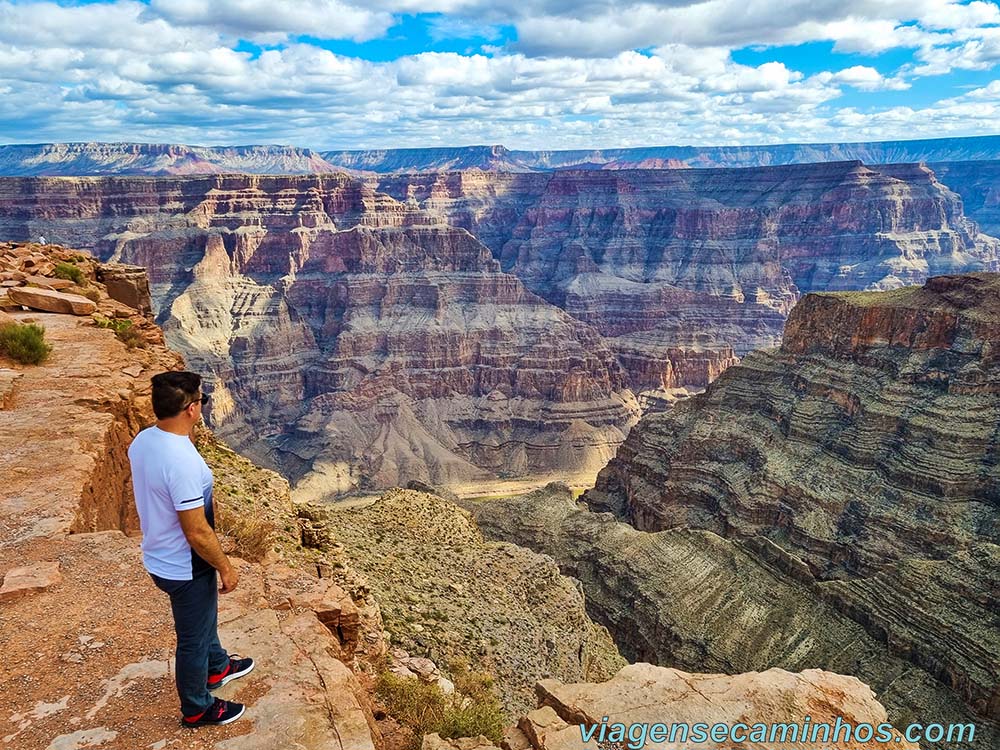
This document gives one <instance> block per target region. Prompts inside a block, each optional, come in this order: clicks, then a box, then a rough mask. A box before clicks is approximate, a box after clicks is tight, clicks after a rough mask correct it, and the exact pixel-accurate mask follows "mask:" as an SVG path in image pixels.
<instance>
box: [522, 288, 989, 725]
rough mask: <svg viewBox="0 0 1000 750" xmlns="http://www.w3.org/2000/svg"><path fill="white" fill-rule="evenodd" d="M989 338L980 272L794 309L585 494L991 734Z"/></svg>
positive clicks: (633, 442)
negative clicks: (875, 648)
mask: <svg viewBox="0 0 1000 750" xmlns="http://www.w3.org/2000/svg"><path fill="white" fill-rule="evenodd" d="M998 340H1000V276H997V275H993V274H969V275H964V276H943V277H937V278H932V279H930V280H929V281H928V282H927V283H926V284H925V285H924V286H922V287H907V288H901V289H897V290H894V291H891V292H883V293H825V294H813V295H809V296H807V297H805V298H804V299H803V300H802V301H801V302H800V303H799V304H798V305H797V306H796V308H795V310H794V311H793V312H792V314H791V316H790V318H789V321H788V325H787V327H786V331H785V335H784V340H783V343H782V346H781V348H780V349H778V350H776V351H770V352H763V351H762V352H755V353H753V354H751V355H750V356H748V357H747V358H746V359H745V360H744V361H743V362H742V363H741V364H739V365H737V366H735V367H731V368H729V369H728V370H727V371H726V372H725V373H723V375H722V376H720V377H719V379H718V380H716V381H715V382H714V383H713V384H712V385H711V386H709V388H708V390H707V391H706V392H705V393H704V394H701V395H699V396H696V397H695V398H693V399H690V400H689V401H687V402H686V403H683V404H681V405H679V406H678V407H676V408H675V409H673V410H672V411H671V412H669V413H666V414H655V415H650V416H647V417H646V418H644V419H643V420H642V421H641V422H640V423H639V424H638V425H637V426H636V427H635V428H634V429H633V430H632V432H631V433H630V435H629V437H628V439H627V440H626V442H625V443H624V444H623V445H622V447H621V448H620V449H619V451H618V453H617V455H616V457H615V458H614V459H613V460H612V461H611V462H610V463H609V465H608V466H607V467H606V468H605V469H603V470H602V471H601V473H600V475H599V476H598V481H597V485H596V487H595V488H594V489H593V490H591V491H588V492H587V493H585V494H584V496H583V499H584V501H585V502H586V503H587V504H588V505H589V507H590V508H591V509H592V510H596V511H611V512H612V513H614V514H616V515H617V516H618V517H620V518H621V519H623V520H625V521H627V522H628V523H630V524H632V526H633V527H635V528H636V529H639V530H643V531H648V532H661V533H662V534H667V535H668V536H664V537H662V538H663V539H673V538H679V535H687V536H688V537H689V538H712V539H716V538H721V539H724V540H727V542H726V544H729V543H730V542H736V543H738V545H739V546H740V547H741V548H742V549H744V551H745V552H744V554H747V555H748V556H749V557H750V559H753V560H756V562H757V563H758V564H763V565H765V566H767V567H769V568H772V569H774V570H776V571H778V572H779V573H780V574H781V575H783V576H788V577H791V578H793V579H794V580H796V581H799V582H804V583H805V584H806V586H807V588H808V591H807V592H805V593H804V594H803V596H806V599H807V601H810V602H811V605H810V606H818V605H819V602H823V603H825V604H826V605H828V606H829V607H831V608H832V609H833V610H834V611H836V612H837V613H839V615H840V616H844V617H846V618H847V619H848V620H852V621H854V622H855V623H857V624H858V625H860V626H861V627H862V628H863V629H864V630H865V631H866V632H867V633H868V634H869V636H870V637H871V638H872V639H874V640H875V641H877V642H879V643H880V644H882V645H881V646H880V648H882V649H883V650H884V651H885V652H886V653H887V654H889V655H892V656H893V658H899V659H904V660H906V661H909V662H911V663H912V664H913V665H915V666H917V667H920V668H921V669H923V670H925V671H926V672H927V673H928V674H929V675H931V676H932V677H933V678H934V679H935V680H938V681H939V682H940V683H941V684H943V685H944V686H947V688H949V689H951V690H954V691H955V692H956V693H957V694H958V695H960V696H961V697H962V699H963V700H964V701H965V702H966V704H967V705H968V706H969V708H970V709H971V710H972V711H974V712H977V713H979V714H980V715H982V716H985V717H990V718H992V719H997V718H998V717H1000V693H998V692H997V684H998V681H1000V661H998V658H997V653H998V648H997V647H998V646H1000V622H998V621H997V619H996V613H997V612H998V611H1000V590H998V589H997V586H996V581H997V580H1000V567H998V566H1000V456H998V453H997V444H998V432H997V429H998V427H997V426H998V424H1000V380H998V373H1000V370H998V368H997V364H998V359H997V357H998V351H997V347H996V342H997V341H998ZM504 512H505V514H511V513H512V511H511V510H510V509H506V510H505V511H504ZM695 530H698V531H695ZM616 533H622V532H616ZM706 534H710V536H708V537H706V536H705V535H706ZM691 535H694V537H691ZM716 535H717V536H716ZM578 536H579V535H578ZM657 537H658V538H660V535H659V534H658V535H657ZM505 538H506V537H505ZM514 540H515V541H516V540H517V538H516V537H515V539H514ZM522 541H523V539H522ZM714 543H715V544H716V545H717V546H718V545H722V544H723V543H722V542H721V541H720V542H714ZM723 546H725V545H723ZM536 548H541V549H544V545H541V546H538V547H536ZM553 554H555V553H553ZM563 554H576V555H580V554H584V553H580V552H572V553H563ZM556 557H557V558H560V555H558V554H557V555H556ZM737 569H739V566H737ZM720 575H722V579H721V580H722V582H723V583H724V584H725V585H729V584H728V581H729V580H730V574H720ZM764 590H773V589H772V586H771V584H768V585H767V586H766V587H765V588H764ZM591 596H592V597H593V594H592V595H591ZM734 596H735V594H734ZM609 627H610V625H609ZM825 627H826V626H824V628H825ZM737 630H739V629H737ZM612 632H615V629H614V628H612ZM776 632H777V633H784V634H785V635H786V636H787V637H797V636H794V634H795V633H799V632H801V631H800V628H799V626H798V625H795V624H794V623H789V625H788V626H787V629H785V628H784V626H782V627H778V628H777V630H776ZM740 637H742V636H740ZM783 637H784V636H783ZM810 637H816V636H814V635H812V634H811V635H810ZM653 643H654V646H655V644H656V643H657V641H656V640H654V641H653ZM711 654H712V651H711V649H709V652H708V655H709V656H711ZM824 658H825V657H824ZM819 663H820V664H822V663H825V662H823V661H820V662H819ZM849 671H850V670H849ZM856 673H857V674H859V675H861V676H862V677H863V679H868V678H866V677H864V674H865V673H863V672H856ZM873 684H874V683H873Z"/></svg>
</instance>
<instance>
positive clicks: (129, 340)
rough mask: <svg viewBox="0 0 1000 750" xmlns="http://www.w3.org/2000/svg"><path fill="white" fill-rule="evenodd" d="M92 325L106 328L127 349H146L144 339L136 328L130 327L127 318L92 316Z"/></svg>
mask: <svg viewBox="0 0 1000 750" xmlns="http://www.w3.org/2000/svg"><path fill="white" fill-rule="evenodd" d="M92 317H93V319H94V324H95V325H96V326H97V327H98V328H107V329H109V330H112V331H114V332H115V336H116V337H117V338H118V340H119V341H121V342H122V343H123V344H125V346H127V347H128V348H129V349H135V348H136V347H138V348H140V349H145V348H146V337H145V336H143V335H142V332H141V331H140V330H139V329H138V328H134V327H133V326H132V321H131V320H129V319H128V318H105V317H104V316H103V315H96V314H95V315H93V316H92Z"/></svg>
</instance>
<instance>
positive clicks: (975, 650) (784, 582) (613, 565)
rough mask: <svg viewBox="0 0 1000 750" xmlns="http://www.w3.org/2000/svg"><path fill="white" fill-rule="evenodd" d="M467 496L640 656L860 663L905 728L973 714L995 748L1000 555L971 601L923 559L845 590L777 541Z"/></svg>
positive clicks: (557, 503) (712, 661) (526, 500)
mask: <svg viewBox="0 0 1000 750" xmlns="http://www.w3.org/2000/svg"><path fill="white" fill-rule="evenodd" d="M644 423H645V419H644V421H643V422H642V423H640V424H644ZM468 507H469V509H470V510H471V511H472V512H473V515H474V516H475V518H476V521H477V523H478V524H479V526H480V528H481V529H482V530H483V533H484V534H485V535H486V536H487V538H490V539H499V540H504V541H510V542H514V543H516V544H521V545H524V546H526V547H529V548H530V549H533V550H535V551H537V552H543V553H545V554H548V555H551V556H552V557H554V558H555V560H556V561H557V562H558V563H559V566H560V568H561V569H562V571H563V572H564V573H565V574H566V575H570V576H573V577H575V578H577V579H579V580H580V581H581V583H582V584H583V588H584V592H585V593H586V596H587V608H588V612H589V613H590V614H591V616H593V617H594V619H595V620H597V621H598V622H600V623H602V624H604V625H606V626H607V627H608V629H609V630H610V631H611V634H612V635H613V636H614V637H615V641H616V643H617V644H618V646H619V648H620V649H621V650H622V653H623V654H624V655H625V656H626V658H628V659H630V660H634V661H648V662H652V663H655V664H659V665H661V666H670V667H675V668H678V669H683V670H686V671H694V672H721V673H727V674H737V673H741V672H751V671H762V670H765V669H769V668H772V667H781V668H783V669H788V670H792V671H799V670H803V669H813V668H821V669H827V670H830V671H834V672H838V673H840V674H850V675H854V676H856V677H858V678H859V679H860V680H862V681H863V682H865V683H866V684H868V685H870V686H871V687H872V689H873V690H874V691H875V693H876V695H877V697H878V699H879V701H880V702H881V703H882V704H883V705H885V706H886V708H887V709H888V710H889V718H890V721H892V722H893V723H894V724H896V725H897V726H902V725H906V724H909V723H911V722H920V723H927V721H928V717H931V716H933V717H935V719H934V720H935V721H941V722H945V723H949V722H956V723H970V722H972V723H976V724H977V732H978V733H977V737H976V739H977V742H982V744H983V745H984V747H986V746H992V745H991V744H990V743H991V742H997V741H1000V733H998V731H997V725H996V723H995V720H996V719H997V717H998V711H1000V704H998V703H997V694H996V684H997V674H998V665H997V657H996V653H997V650H996V648H995V645H996V644H997V643H998V640H997V639H998V638H1000V628H998V626H997V623H996V621H995V616H994V614H993V613H995V611H996V609H995V607H996V591H995V581H996V580H997V576H998V575H1000V569H998V568H997V563H998V562H1000V561H998V560H997V558H996V556H995V555H993V557H992V558H990V556H989V555H987V556H985V557H983V556H982V555H977V556H976V557H974V559H975V561H976V563H979V564H983V567H982V569H980V570H978V571H977V572H975V573H974V576H973V577H972V578H970V579H969V580H968V581H967V583H966V585H965V587H963V588H967V589H974V590H975V591H976V593H975V595H974V597H972V598H969V599H967V598H965V596H964V594H963V588H960V589H957V590H950V591H949V588H948V586H949V582H953V581H954V577H953V576H945V575H941V574H940V567H944V566H945V565H947V563H944V562H942V563H934V565H937V566H939V568H938V571H937V572H935V571H934V570H933V568H929V567H926V566H924V567H922V568H921V567H920V566H915V570H914V571H913V572H912V573H911V575H910V576H909V577H907V576H901V575H896V574H893V573H889V572H887V573H886V577H885V578H884V579H881V580H878V581H874V580H873V581H867V582H866V579H857V580H856V581H855V582H854V583H856V584H858V585H859V586H860V585H861V584H865V583H867V585H865V586H864V587H863V588H858V589H856V590H855V592H854V593H852V594H846V595H845V592H844V591H843V588H844V586H845V583H844V582H842V581H836V582H821V581H817V580H816V579H815V578H813V576H812V575H811V574H810V572H809V570H808V568H807V567H806V566H805V565H804V564H802V563H801V562H798V563H797V564H796V561H795V560H794V559H793V558H791V557H790V556H789V555H788V554H787V553H785V552H783V551H782V549H781V548H780V547H778V546H777V545H776V544H775V543H773V542H771V541H769V540H767V539H763V538H755V539H748V540H731V539H726V538H724V537H722V536H719V535H718V534H716V533H714V532H712V531H708V530H702V529H694V528H687V527H684V528H674V529H668V530H664V531H658V532H647V531H640V530H637V529H636V528H634V527H633V526H631V525H629V524H626V523H622V522H620V521H618V520H617V519H615V518H614V516H613V515H612V514H610V513H594V512H592V511H589V510H588V509H587V508H586V507H585V506H583V505H582V504H578V503H576V502H575V501H574V500H573V498H572V494H571V493H570V492H569V490H568V489H566V488H565V487H559V486H558V485H550V486H549V487H546V488H544V489H542V490H538V491H536V492H533V493H529V494H528V495H523V496H520V497H515V498H509V499H504V500H494V501H486V502H480V503H476V504H470V505H469V506H468ZM972 567H974V565H969V564H965V565H964V567H963V568H962V570H963V571H964V572H965V573H969V572H971V569H972ZM918 575H919V577H918ZM931 581H933V585H932V586H928V585H927V584H928V583H929V582H931ZM910 586H912V587H913V588H909V587H910ZM991 587H992V588H991ZM925 596H927V597H928V598H927V599H924V597H925ZM866 597H867V598H866ZM848 601H850V603H851V604H853V607H852V606H850V605H848V604H847V602H848ZM858 612H867V613H868V617H869V618H871V621H865V620H864V619H863V618H861V617H858V616H857V613H858ZM991 648H992V653H987V652H989V651H990V649H991Z"/></svg>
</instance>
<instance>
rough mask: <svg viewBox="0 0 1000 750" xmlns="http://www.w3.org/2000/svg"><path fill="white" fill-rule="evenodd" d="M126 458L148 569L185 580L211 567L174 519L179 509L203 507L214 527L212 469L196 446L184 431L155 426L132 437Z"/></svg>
mask: <svg viewBox="0 0 1000 750" xmlns="http://www.w3.org/2000/svg"><path fill="white" fill-rule="evenodd" d="M128 458H129V462H130V463H131V464H132V488H133V490H134V491H135V507H136V510H137V511H138V512H139V524H140V526H141V527H142V559H143V564H144V565H145V566H146V570H148V571H149V572H150V573H153V574H154V575H158V576H160V577H161V578H167V579H170V580H173V581H189V580H191V579H192V578H193V577H194V575H195V574H197V573H200V572H203V571H207V570H211V566H210V565H209V564H208V563H207V562H205V561H204V560H202V559H201V557H199V556H198V553H196V552H195V551H194V550H193V549H191V545H190V544H188V541H187V538H186V537H185V536H184V530H183V529H182V528H181V522H180V519H179V518H178V517H177V512H178V511H182V510H191V509H193V508H200V507H202V506H204V508H205V517H206V518H207V519H208V523H209V524H210V525H211V526H212V528H215V519H214V514H213V513H212V472H211V470H210V469H209V468H208V465H207V464H206V463H205V460H204V459H203V458H202V457H201V454H199V453H198V451H197V450H196V449H195V447H194V444H193V443H192V442H191V440H190V439H189V438H188V437H186V436H184V435H175V434H174V433H172V432H167V431H166V430H161V429H160V428H159V427H156V426H153V427H149V428H147V429H145V430H143V431H142V432H140V433H139V434H138V435H136V436H135V439H134V440H133V441H132V445H130V446H129V449H128Z"/></svg>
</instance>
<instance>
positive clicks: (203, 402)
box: [181, 396, 208, 411]
mask: <svg viewBox="0 0 1000 750" xmlns="http://www.w3.org/2000/svg"><path fill="white" fill-rule="evenodd" d="M199 402H200V403H201V405H202V406H204V405H205V404H207V403H208V396H202V397H201V398H196V399H195V400H194V401H188V402H187V403H186V404H184V409H187V408H188V407H189V406H191V404H197V403H199ZM181 411H183V409H182V410H181Z"/></svg>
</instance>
